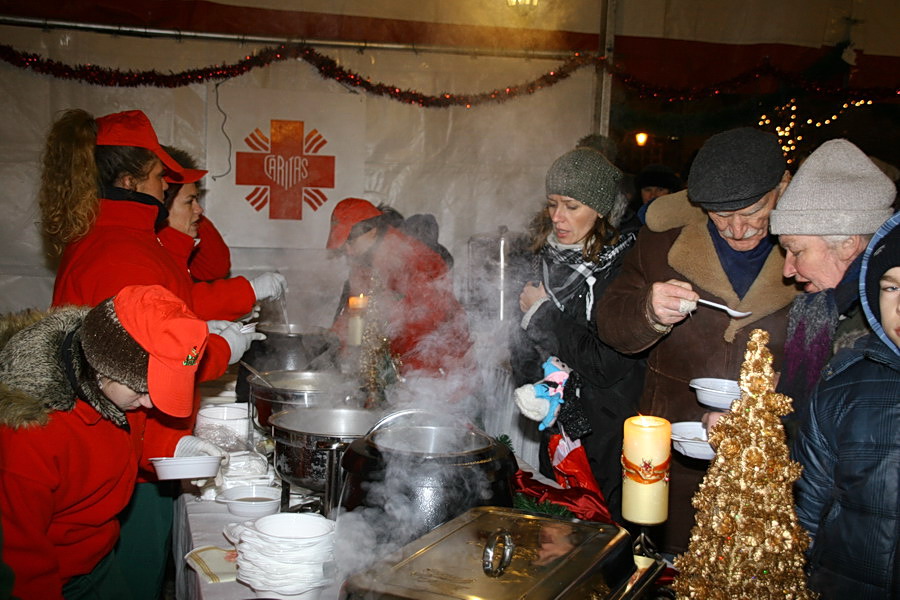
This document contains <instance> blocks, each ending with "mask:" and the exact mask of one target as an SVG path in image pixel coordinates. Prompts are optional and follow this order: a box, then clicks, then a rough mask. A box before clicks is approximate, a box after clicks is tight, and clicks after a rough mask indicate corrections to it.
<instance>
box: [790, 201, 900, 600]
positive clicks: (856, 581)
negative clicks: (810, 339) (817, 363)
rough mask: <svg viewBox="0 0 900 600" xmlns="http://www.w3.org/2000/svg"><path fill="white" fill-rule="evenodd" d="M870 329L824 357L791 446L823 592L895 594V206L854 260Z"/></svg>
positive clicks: (898, 472)
mask: <svg viewBox="0 0 900 600" xmlns="http://www.w3.org/2000/svg"><path fill="white" fill-rule="evenodd" d="M858 285H859V296H860V302H861V304H862V308H863V312H864V313H865V316H866V320H867V321H868V323H869V326H870V327H871V328H872V333H870V334H869V335H867V336H866V337H863V338H861V339H859V340H858V341H857V343H856V345H855V346H854V347H853V348H847V349H843V350H841V351H839V352H838V353H837V354H836V355H835V356H834V358H833V359H832V360H831V361H830V362H829V363H828V366H827V367H826V368H825V370H824V371H823V373H822V379H821V381H820V382H819V385H818V387H817V388H816V390H815V392H814V393H813V395H812V397H811V398H810V400H809V408H808V411H807V413H806V415H805V418H804V419H803V421H802V422H801V424H800V430H799V434H798V436H797V439H796V440H795V442H794V444H793V448H792V457H793V458H794V460H796V461H798V462H799V463H800V464H801V465H802V466H803V473H802V475H801V477H800V479H799V480H798V481H797V483H796V486H795V487H796V490H795V491H796V500H797V517H798V518H799V520H800V523H801V524H802V525H803V526H804V527H805V528H806V529H807V530H808V531H809V533H810V535H811V536H812V538H813V540H812V545H811V546H810V550H809V565H808V570H809V587H810V589H812V590H813V591H816V592H818V593H819V594H821V597H822V598H823V599H824V600H831V599H834V600H837V599H844V598H858V599H860V600H864V599H866V600H874V599H879V600H887V599H888V598H900V555H898V550H900V536H898V535H897V532H898V531H900V443H898V440H900V214H895V215H894V216H893V217H891V218H890V219H889V220H888V221H887V222H885V223H884V225H882V226H881V228H880V229H879V230H878V231H877V232H876V233H875V235H874V236H873V238H872V240H871V242H870V243H869V245H868V247H867V248H866V251H865V253H864V254H863V258H862V265H861V268H860V274H859V282H858Z"/></svg>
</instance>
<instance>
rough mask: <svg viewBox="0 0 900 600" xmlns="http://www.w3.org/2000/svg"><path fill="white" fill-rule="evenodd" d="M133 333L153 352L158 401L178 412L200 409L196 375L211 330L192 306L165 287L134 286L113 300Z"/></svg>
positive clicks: (150, 371)
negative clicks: (196, 392) (188, 305)
mask: <svg viewBox="0 0 900 600" xmlns="http://www.w3.org/2000/svg"><path fill="white" fill-rule="evenodd" d="M113 306H114V307H115V311H116V316H117V317H118V318H119V323H121V325H122V327H123V328H124V329H125V331H127V332H128V335H130V336H131V337H132V339H134V341H136V342H137V343H138V344H140V345H141V347H142V348H143V349H144V350H146V351H147V353H148V354H149V355H150V357H149V360H148V361H147V389H148V391H149V393H150V400H152V401H153V404H154V406H156V407H157V408H159V409H160V410H162V411H163V412H165V413H168V414H170V415H172V416H175V417H186V416H188V415H190V414H191V412H192V411H193V409H194V386H195V382H194V376H195V375H196V373H197V365H198V363H199V362H200V357H201V356H203V351H204V350H205V349H206V340H207V337H208V335H209V330H208V328H207V326H206V322H204V321H201V320H200V319H199V318H197V317H196V316H195V315H194V313H192V312H191V311H190V310H188V307H187V306H186V305H185V304H184V302H182V301H181V300H180V299H179V298H177V297H176V296H175V295H174V294H172V293H171V292H170V291H168V290H167V289H165V288H164V287H162V286H158V285H149V286H140V285H133V286H128V287H124V288H122V289H121V290H120V291H119V293H118V294H116V297H115V298H114V299H113Z"/></svg>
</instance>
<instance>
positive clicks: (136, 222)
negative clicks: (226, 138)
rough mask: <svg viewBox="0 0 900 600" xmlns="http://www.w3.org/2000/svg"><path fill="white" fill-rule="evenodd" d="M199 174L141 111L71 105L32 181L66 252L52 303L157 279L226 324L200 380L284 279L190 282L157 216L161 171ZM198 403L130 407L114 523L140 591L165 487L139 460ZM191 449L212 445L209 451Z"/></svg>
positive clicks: (153, 560)
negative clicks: (175, 155)
mask: <svg viewBox="0 0 900 600" xmlns="http://www.w3.org/2000/svg"><path fill="white" fill-rule="evenodd" d="M205 173H206V172H205V171H200V170H194V169H184V168H182V167H181V166H180V165H179V164H178V163H177V162H176V161H175V160H173V159H172V158H171V157H170V156H169V155H168V154H167V153H166V152H165V151H164V150H163V149H162V147H161V146H160V144H159V140H158V139H157V137H156V133H155V132H154V130H153V127H152V125H151V124H150V121H149V120H148V119H147V117H146V115H144V113H142V112H141V111H137V110H132V111H126V112H121V113H115V114H111V115H106V116H104V117H100V118H98V119H94V118H93V117H92V116H91V115H90V114H88V113H87V112H85V111H83V110H77V109H76V110H69V111H66V112H65V113H63V115H62V116H61V117H60V119H58V120H57V121H56V122H55V123H54V125H53V128H52V129H51V131H50V135H49V137H48V139H47V143H46V149H45V153H44V168H43V172H42V182H41V183H42V185H41V213H42V217H43V227H44V231H45V233H46V234H47V236H48V237H49V238H50V240H51V241H52V242H53V243H54V248H56V249H57V250H58V249H60V248H63V247H64V250H63V253H62V259H61V261H60V265H59V269H58V272H57V276H56V283H55V286H54V291H53V304H54V305H56V306H59V305H64V304H77V305H86V306H94V305H96V304H98V303H99V302H101V301H102V300H104V299H105V298H108V297H109V296H112V295H114V294H115V293H117V292H118V291H119V290H120V289H122V288H123V287H125V286H126V285H152V284H155V285H161V286H163V287H164V288H166V289H168V290H169V291H171V292H172V293H174V294H175V295H176V296H177V297H179V298H180V299H181V300H182V301H184V302H185V304H186V305H187V306H188V308H189V309H190V310H192V311H193V312H194V313H195V314H196V315H197V316H199V317H200V318H201V319H204V320H208V321H211V320H214V319H218V320H223V321H224V323H223V321H218V322H217V323H216V328H215V329H214V330H212V332H213V333H217V334H218V335H211V336H210V342H209V351H208V352H207V353H206V357H205V358H204V360H203V361H202V363H201V364H200V371H199V375H198V377H199V379H200V380H206V379H215V378H217V377H219V376H221V375H222V374H223V373H224V372H225V369H226V368H227V366H228V364H230V363H234V362H237V360H238V359H239V358H240V357H241V355H242V354H243V353H244V351H246V349H247V348H248V347H249V345H250V343H251V342H252V341H253V340H254V339H263V338H264V336H263V335H262V334H257V333H248V334H244V333H241V331H240V325H239V324H235V323H228V321H231V320H233V319H236V318H238V317H240V316H242V315H244V314H246V313H248V312H250V310H251V309H252V307H253V304H254V302H255V301H256V300H259V299H262V298H266V297H269V296H272V295H277V294H279V293H281V292H282V291H283V289H284V284H283V278H282V279H281V280H279V279H278V278H277V277H275V275H274V274H270V273H266V274H263V275H261V276H259V277H257V278H256V279H254V281H252V282H251V281H248V280H247V279H245V278H243V277H236V278H233V279H227V280H219V281H216V282H213V283H195V282H194V281H193V280H192V279H191V277H190V274H189V273H188V270H187V264H186V263H185V262H183V261H179V260H178V259H176V258H175V256H173V254H172V253H170V250H169V249H167V248H164V247H163V246H162V243H161V242H160V240H159V237H158V235H157V230H159V229H160V228H162V227H164V226H165V223H166V217H167V213H166V209H165V206H164V205H163V194H164V192H165V190H166V189H167V187H168V183H167V181H166V178H167V177H169V178H172V179H173V180H178V181H181V182H193V181H197V180H198V179H199V178H200V177H202V176H203V175H204V174H205ZM211 326H212V324H211ZM198 408H199V396H197V395H195V403H194V407H193V410H192V411H191V413H190V414H189V415H187V416H186V418H183V419H167V418H161V415H160V414H159V413H158V411H153V410H151V411H135V412H132V413H129V417H128V421H129V425H130V427H131V432H132V437H133V438H134V439H135V444H138V443H140V442H142V443H143V447H144V453H143V455H142V456H140V457H139V458H140V461H141V462H140V467H141V471H140V472H139V478H138V481H139V482H142V483H141V484H139V485H138V487H137V489H136V491H135V495H134V498H133V500H132V504H131V506H130V507H129V509H128V511H127V513H126V515H125V516H124V518H123V534H122V538H123V539H122V546H123V549H125V550H127V549H128V548H130V547H133V548H135V549H136V553H137V556H136V557H135V558H134V559H132V560H129V565H130V568H131V569H132V570H133V571H134V572H132V573H130V574H129V581H130V582H131V583H132V584H133V589H134V590H135V592H136V593H139V594H147V596H146V597H148V598H156V597H158V595H159V590H160V588H161V586H162V579H163V576H164V573H165V561H166V559H167V556H168V548H167V545H168V536H169V530H170V528H171V521H172V514H173V505H172V494H173V492H172V491H171V490H168V489H166V488H167V486H158V485H154V484H153V483H152V482H154V481H155V474H154V472H153V469H152V465H150V464H149V461H147V458H148V457H153V456H172V454H173V452H174V451H175V447H176V444H179V443H182V444H184V443H186V442H184V441H183V438H185V437H186V436H188V435H189V434H190V433H191V431H192V429H193V424H194V418H195V416H196V411H197V409H198ZM194 439H195V440H196V438H194ZM199 451H200V452H207V453H208V452H215V450H213V449H210V448H208V447H207V448H206V450H199ZM146 482H151V483H146ZM132 527H135V528H136V531H135V532H134V533H132ZM154 536H155V537H156V538H157V539H156V540H155V541H154ZM138 571H141V572H144V573H145V575H146V576H143V575H141V574H139V573H138Z"/></svg>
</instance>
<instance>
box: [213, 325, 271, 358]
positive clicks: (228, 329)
mask: <svg viewBox="0 0 900 600" xmlns="http://www.w3.org/2000/svg"><path fill="white" fill-rule="evenodd" d="M212 322H214V323H215V322H216V321H212ZM207 323H210V321H207ZM227 323H228V324H227V325H226V326H225V327H224V328H223V329H222V330H221V331H218V332H217V334H218V335H220V336H221V337H223V338H225V341H226V342H228V347H229V348H231V358H229V359H228V364H229V365H233V364H234V363H236V362H237V361H239V360H241V357H242V356H243V355H244V352H246V351H247V349H249V348H250V344H252V343H253V341H254V340H264V339H266V334H264V333H260V332H258V331H247V332H245V331H242V330H241V327H242V325H241V323H232V322H231V321H227Z"/></svg>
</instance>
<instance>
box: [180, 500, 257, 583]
mask: <svg viewBox="0 0 900 600" xmlns="http://www.w3.org/2000/svg"><path fill="white" fill-rule="evenodd" d="M240 520H241V517H237V516H235V515H233V514H231V513H230V512H228V507H227V506H226V505H224V504H221V503H219V502H215V501H211V500H199V499H198V498H197V497H196V496H194V495H193V494H190V493H187V492H185V493H182V494H181V496H179V498H178V499H177V500H176V501H175V528H174V531H173V535H172V541H173V546H174V549H175V550H174V551H175V597H176V598H177V599H178V600H199V599H204V600H244V599H246V598H252V597H253V596H254V594H255V593H254V592H253V590H251V589H250V588H249V587H247V586H246V585H244V584H242V583H239V582H236V581H229V582H223V583H207V582H206V580H205V579H204V578H202V577H200V575H198V574H197V572H196V571H194V569H192V568H191V567H190V566H189V565H188V564H187V562H185V560H184V555H185V554H187V553H188V552H190V551H191V550H193V549H194V548H199V547H201V546H219V547H221V548H230V547H231V543H230V542H229V541H228V540H227V539H225V535H224V534H223V533H222V531H223V529H225V526H226V525H227V524H229V523H235V522H238V521H240Z"/></svg>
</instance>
